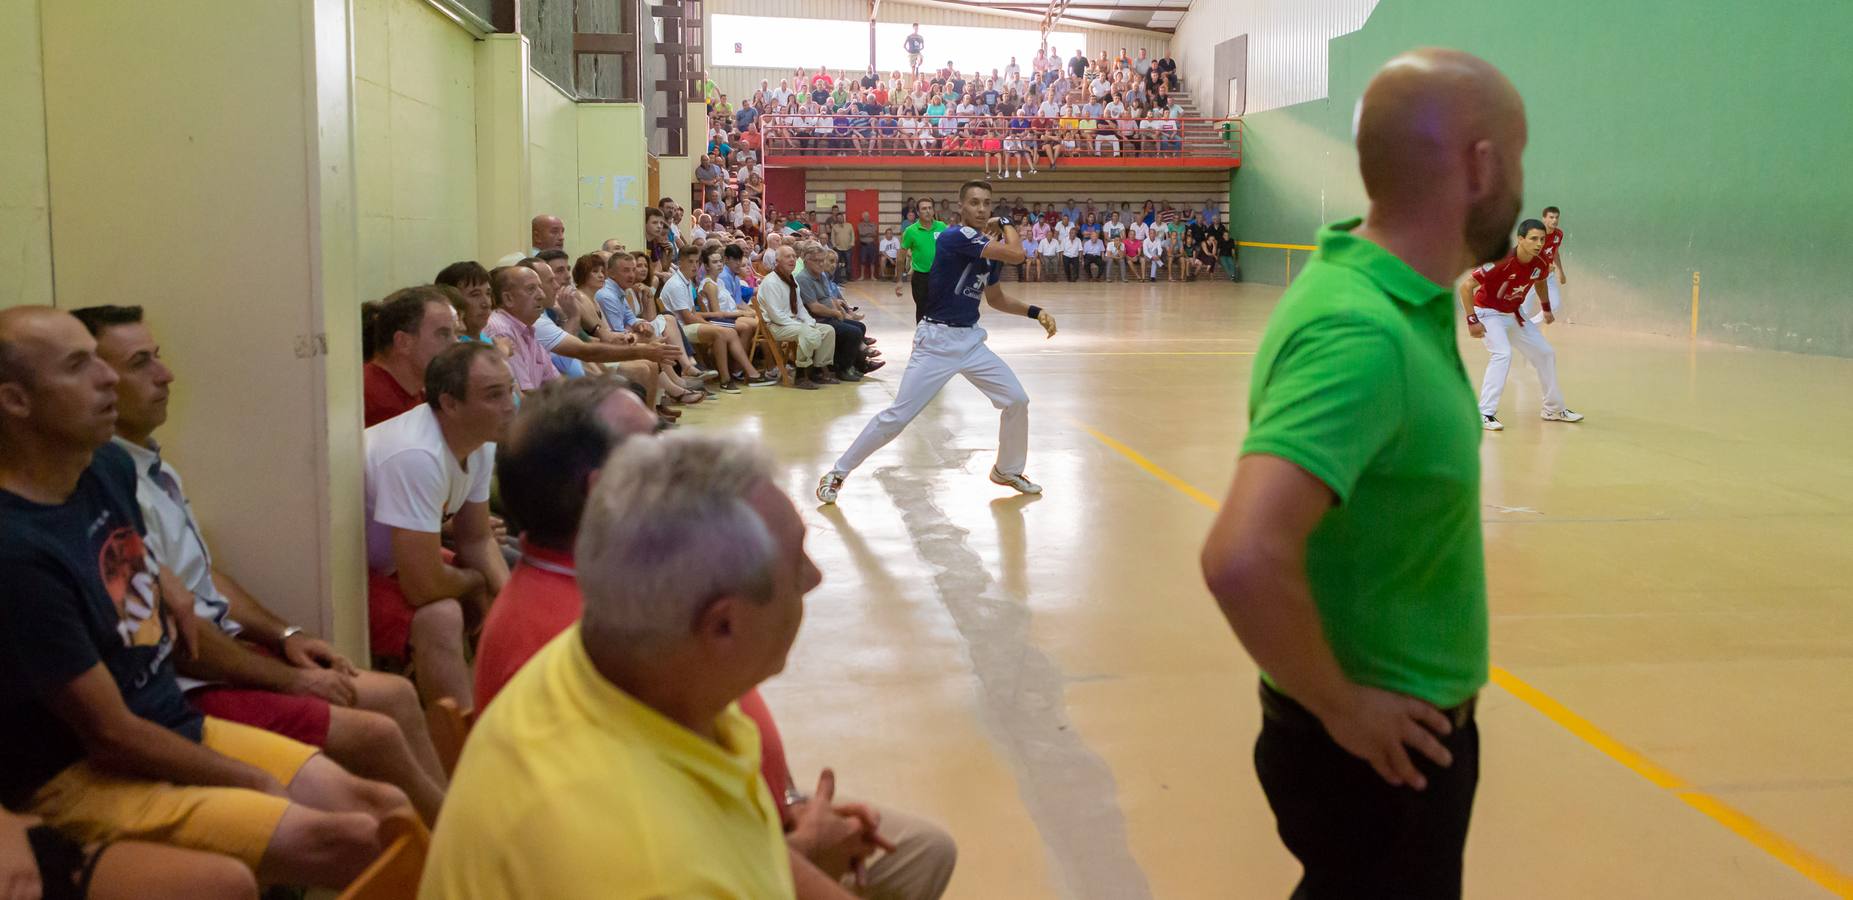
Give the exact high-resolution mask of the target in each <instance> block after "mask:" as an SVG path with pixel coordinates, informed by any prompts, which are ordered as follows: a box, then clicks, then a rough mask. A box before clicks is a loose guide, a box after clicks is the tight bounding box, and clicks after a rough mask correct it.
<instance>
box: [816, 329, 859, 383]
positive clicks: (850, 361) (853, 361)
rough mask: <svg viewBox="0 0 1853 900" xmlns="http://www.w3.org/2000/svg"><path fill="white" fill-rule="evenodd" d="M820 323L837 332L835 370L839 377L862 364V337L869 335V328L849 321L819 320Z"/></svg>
mask: <svg viewBox="0 0 1853 900" xmlns="http://www.w3.org/2000/svg"><path fill="white" fill-rule="evenodd" d="M817 321H818V322H820V323H822V324H824V325H828V326H830V327H831V328H832V329H833V330H835V331H836V360H835V361H834V363H833V368H835V369H836V372H837V374H838V375H841V374H843V373H844V372H847V371H849V370H850V369H851V368H852V367H857V366H860V365H861V364H862V336H863V335H865V334H868V333H869V332H868V328H867V326H864V325H863V324H862V323H861V322H852V321H850V320H848V319H818V320H817Z"/></svg>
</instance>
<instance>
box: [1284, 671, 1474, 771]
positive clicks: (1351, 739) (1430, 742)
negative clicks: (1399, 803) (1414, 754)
mask: <svg viewBox="0 0 1853 900" xmlns="http://www.w3.org/2000/svg"><path fill="white" fill-rule="evenodd" d="M1318 715H1319V721H1320V722H1321V723H1323V724H1324V725H1325V730H1326V732H1327V733H1328V734H1330V735H1331V736H1332V740H1333V741H1335V742H1337V743H1338V745H1339V746H1340V747H1343V748H1345V751H1346V752H1348V753H1350V754H1351V755H1352V756H1355V757H1357V758H1359V759H1361V760H1364V761H1365V762H1367V763H1370V767H1371V768H1373V769H1376V770H1377V774H1378V775H1381V776H1383V780H1384V781H1387V782H1389V783H1391V784H1393V785H1398V786H1401V787H1411V788H1415V789H1416V790H1418V791H1419V790H1423V789H1425V788H1427V787H1428V779H1427V778H1426V777H1425V776H1423V774H1422V772H1421V770H1420V769H1418V768H1416V764H1415V762H1414V761H1413V760H1412V759H1410V754H1409V748H1411V747H1413V748H1415V749H1416V750H1417V751H1419V752H1420V753H1421V754H1422V755H1423V756H1426V757H1428V758H1429V759H1431V760H1433V761H1434V762H1435V764H1436V765H1439V766H1450V765H1453V764H1454V755H1453V754H1452V753H1449V752H1448V748H1446V747H1444V746H1442V744H1441V738H1443V737H1446V736H1447V735H1448V734H1450V733H1452V732H1453V730H1454V726H1453V724H1452V723H1450V722H1449V721H1448V718H1447V717H1446V716H1444V715H1442V714H1441V711H1440V710H1438V709H1436V708H1435V707H1434V706H1433V705H1431V704H1429V703H1427V702H1425V701H1422V700H1417V699H1416V698H1414V697H1410V696H1408V695H1406V694H1398V693H1394V692H1391V691H1386V690H1382V689H1380V688H1374V687H1365V686H1364V685H1359V684H1354V685H1351V687H1350V689H1349V690H1348V691H1347V692H1346V693H1345V696H1344V697H1343V699H1342V700H1341V701H1340V703H1339V704H1338V705H1337V706H1336V707H1334V708H1333V709H1329V710H1326V711H1324V712H1322V713H1319V714H1318Z"/></svg>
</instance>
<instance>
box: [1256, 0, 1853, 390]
mask: <svg viewBox="0 0 1853 900" xmlns="http://www.w3.org/2000/svg"><path fill="white" fill-rule="evenodd" d="M1849 34H1853V4H1850V3H1846V2H1844V0H1802V2H1793V3H1787V4H1783V5H1782V6H1781V7H1780V12H1777V10H1776V9H1774V8H1770V7H1766V6H1763V5H1760V4H1742V3H1735V2H1724V0H1698V2H1690V3H1683V4H1674V3H1667V2H1642V3H1614V2H1596V0H1561V2H1559V3H1557V4H1555V5H1553V6H1552V7H1551V8H1550V9H1549V11H1548V13H1545V14H1542V15H1541V14H1540V12H1539V11H1538V10H1537V8H1535V7H1525V6H1520V5H1511V4H1487V3H1480V2H1472V0H1383V2H1382V3H1380V4H1379V5H1378V7H1377V10H1376V12H1375V14H1374V15H1372V17H1371V19H1370V21H1369V22H1368V23H1367V24H1366V25H1365V26H1364V28H1362V29H1361V30H1359V31H1357V32H1355V33H1353V34H1349V35H1345V36H1343V37H1340V38H1337V39H1335V40H1333V41H1332V44H1331V79H1330V80H1331V96H1330V97H1329V98H1328V99H1326V100H1319V101H1313V102H1310V103H1304V104H1300V105H1298V106H1293V107H1288V108H1285V109H1279V110H1273V111H1270V112H1265V113H1258V114H1256V115H1252V116H1249V117H1247V119H1246V123H1245V126H1246V127H1245V133H1244V140H1243V147H1244V159H1243V165H1242V168H1241V170H1240V171H1239V172H1238V173H1237V174H1236V175H1235V176H1234V178H1233V179H1232V182H1231V190H1230V200H1231V204H1232V209H1233V211H1232V214H1231V221H1232V223H1233V224H1234V225H1235V226H1236V230H1237V232H1238V234H1239V236H1240V238H1241V239H1243V240H1250V241H1266V242H1276V243H1306V242H1309V241H1310V240H1311V238H1312V234H1313V230H1314V229H1315V228H1317V226H1318V225H1319V224H1320V223H1321V222H1323V221H1328V220H1334V219H1339V218H1343V217H1346V216H1351V215H1358V214H1361V213H1362V212H1363V210H1364V196H1363V189H1362V186H1361V183H1360V182H1359V179H1358V175H1357V159H1356V154H1355V153H1354V151H1353V150H1352V146H1351V137H1350V134H1351V116H1352V111H1353V109H1354V108H1355V106H1356V103H1357V99H1358V96H1359V94H1360V93H1362V91H1363V88H1364V85H1365V83H1366V82H1367V81H1368V80H1369V78H1370V75H1371V73H1372V72H1374V71H1376V69H1377V67H1378V66H1380V65H1382V63H1383V62H1384V61H1385V60H1387V59H1389V58H1390V57H1391V56H1393V55H1395V54H1396V53H1399V52H1401V51H1403V50H1406V49H1409V48H1412V47H1419V46H1426V45H1438V46H1447V47H1457V48H1460V49H1463V50H1467V51H1470V52H1473V53H1477V54H1479V55H1481V56H1483V57H1485V58H1486V59H1488V60H1490V61H1491V62H1493V63H1494V64H1495V65H1497V66H1499V67H1500V68H1501V69H1502V70H1504V71H1505V72H1506V74H1507V75H1508V76H1509V77H1511V78H1512V80H1513V82H1514V83H1515V84H1517V85H1518V88H1519V91H1520V93H1522V94H1523V95H1524V97H1525V101H1526V107H1527V115H1528V118H1529V120H1530V124H1531V144H1530V147H1529V149H1528V150H1527V152H1526V155H1525V183H1526V198H1525V208H1526V211H1527V212H1528V213H1531V214H1535V213H1536V212H1537V210H1538V209H1540V208H1542V207H1543V206H1545V205H1557V206H1561V207H1563V209H1564V227H1565V230H1567V231H1568V232H1569V235H1570V238H1569V243H1568V244H1567V245H1566V252H1565V265H1566V267H1567V269H1568V272H1569V275H1570V285H1569V289H1570V295H1569V300H1570V307H1571V309H1570V312H1571V319H1572V320H1573V321H1575V322H1578V323H1579V324H1589V325H1598V326H1604V327H1613V328H1617V329H1624V330H1635V331H1648V332H1658V333H1666V334H1681V335H1683V334H1685V333H1686V331H1687V328H1688V322H1689V317H1690V302H1691V292H1692V273H1693V272H1694V271H1698V272H1700V273H1701V274H1702V276H1703V293H1702V300H1701V309H1700V336H1701V337H1704V338H1708V339H1714V340H1718V341H1723V342H1727V343H1736V344H1743V345H1748V346H1756V347H1769V348H1776V349H1782V350H1795V351H1802V352H1810V353H1825V354H1834V355H1853V256H1850V255H1849V254H1847V253H1846V252H1844V251H1842V250H1840V249H1839V243H1840V241H1839V237H1840V236H1841V235H1845V234H1847V233H1849V230H1850V229H1849V226H1853V177H1849V176H1848V174H1847V173H1846V171H1845V168H1846V166H1847V161H1848V160H1849V159H1853V152H1849V146H1850V145H1853V116H1849V115H1848V114H1847V110H1848V109H1853V55H1849V54H1847V52H1846V48H1845V43H1844V42H1845V39H1846V36H1847V35H1849ZM1244 253H1245V255H1244V260H1243V265H1244V274H1245V276H1247V277H1249V278H1250V279H1253V280H1259V281H1270V280H1272V281H1278V280H1279V278H1280V275H1281V274H1282V266H1281V261H1280V256H1281V254H1280V252H1279V251H1272V250H1253V249H1250V250H1246V251H1244ZM1297 255H1298V254H1296V256H1297ZM1295 268H1296V269H1297V268H1298V262H1297V260H1296V263H1295Z"/></svg>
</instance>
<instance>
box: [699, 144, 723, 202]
mask: <svg viewBox="0 0 1853 900" xmlns="http://www.w3.org/2000/svg"><path fill="white" fill-rule="evenodd" d="M721 152H722V153H725V152H726V151H721ZM722 158H725V157H724V156H723V157H722ZM695 180H696V181H699V182H701V186H702V188H703V189H704V190H706V192H707V195H708V196H710V197H715V196H719V194H720V192H721V188H722V187H724V186H725V185H726V183H727V170H726V169H723V168H721V163H720V159H718V158H716V157H715V156H714V154H713V153H712V152H710V153H709V154H707V155H705V156H703V157H702V158H701V165H699V166H696V167H695Z"/></svg>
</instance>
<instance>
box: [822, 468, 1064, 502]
mask: <svg viewBox="0 0 1853 900" xmlns="http://www.w3.org/2000/svg"><path fill="white" fill-rule="evenodd" d="M991 483H992V484H1001V485H1004V486H1005V487H1013V488H1016V489H1017V491H1018V492H1019V493H1024V494H1040V493H1042V485H1039V484H1037V483H1035V482H1033V481H1030V480H1029V479H1027V478H1024V477H1023V476H1021V475H1005V474H1004V473H1002V472H999V471H997V468H996V467H995V466H993V467H992V468H991ZM817 492H818V495H819V496H822V494H823V488H822V487H821V486H820V487H819V488H818V489H817ZM830 495H831V496H832V497H834V496H836V492H834V491H832V492H831V494H830Z"/></svg>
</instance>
